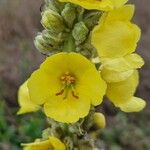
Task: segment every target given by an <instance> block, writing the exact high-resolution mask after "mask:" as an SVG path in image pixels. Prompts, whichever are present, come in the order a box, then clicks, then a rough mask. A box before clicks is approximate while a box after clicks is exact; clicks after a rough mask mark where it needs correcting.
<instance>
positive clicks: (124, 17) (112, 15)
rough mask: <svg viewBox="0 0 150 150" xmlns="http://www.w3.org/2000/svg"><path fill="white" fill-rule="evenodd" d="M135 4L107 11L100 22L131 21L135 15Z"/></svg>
mask: <svg viewBox="0 0 150 150" xmlns="http://www.w3.org/2000/svg"><path fill="white" fill-rule="evenodd" d="M134 11H135V7H134V5H124V6H122V7H121V8H118V9H114V10H112V11H110V12H106V13H104V14H103V15H102V17H101V18H100V21H99V22H100V24H104V23H108V22H112V21H130V20H131V19H132V17H133V15H134Z"/></svg>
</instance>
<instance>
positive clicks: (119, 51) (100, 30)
mask: <svg viewBox="0 0 150 150" xmlns="http://www.w3.org/2000/svg"><path fill="white" fill-rule="evenodd" d="M133 12H134V7H133V5H125V6H123V7H121V8H119V9H115V10H113V11H111V12H108V13H105V14H104V15H103V16H102V19H100V23H99V25H97V26H96V27H95V28H94V30H93V32H92V38H91V40H92V44H93V46H94V47H95V48H96V49H97V52H98V54H99V56H100V57H107V58H113V57H122V56H125V55H127V54H131V53H132V52H134V51H135V49H136V46H137V42H138V41H139V39H140V35H141V32H140V29H139V27H138V26H137V25H135V24H132V23H131V22H130V20H131V18H132V16H133Z"/></svg>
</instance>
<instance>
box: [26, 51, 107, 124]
mask: <svg viewBox="0 0 150 150" xmlns="http://www.w3.org/2000/svg"><path fill="white" fill-rule="evenodd" d="M28 88H29V94H30V97H31V100H32V101H33V102H34V103H36V104H38V105H43V104H44V111H45V113H46V115H47V116H48V117H51V118H53V119H54V120H56V121H59V122H65V123H73V122H76V121H78V120H79V118H83V117H85V116H86V115H87V114H88V112H89V110H90V105H94V106H96V105H99V104H100V103H101V102H102V99H103V96H104V94H105V90H106V83H105V82H104V81H103V80H102V79H101V77H100V76H99V72H98V71H97V70H96V68H95V66H94V65H93V64H92V63H91V62H90V61H89V60H88V59H86V58H85V57H83V56H82V55H80V54H77V53H59V54H56V55H53V56H50V57H48V58H47V59H46V61H45V62H44V63H43V64H42V65H41V66H40V69H38V70H37V71H35V72H34V73H33V74H32V76H31V77H30V79H29V81H28Z"/></svg>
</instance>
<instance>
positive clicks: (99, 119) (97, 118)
mask: <svg viewBox="0 0 150 150" xmlns="http://www.w3.org/2000/svg"><path fill="white" fill-rule="evenodd" d="M93 120H94V123H95V125H96V126H97V127H98V128H105V126H106V120H105V117H104V115H103V114H102V113H98V112H97V113H94V115H93Z"/></svg>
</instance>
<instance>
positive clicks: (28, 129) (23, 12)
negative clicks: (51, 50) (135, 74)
mask: <svg viewBox="0 0 150 150" xmlns="http://www.w3.org/2000/svg"><path fill="white" fill-rule="evenodd" d="M42 3H43V0H31V1H29V0H13V1H12V0H0V150H20V149H21V148H20V143H21V142H31V141H33V140H34V139H35V138H37V137H40V136H41V131H42V130H43V129H44V128H45V126H46V123H45V121H44V117H43V115H42V114H41V113H35V114H32V115H25V116H24V115H23V116H16V112H17V110H18V104H17V90H18V87H19V85H20V84H22V83H23V82H24V81H25V80H26V79H27V78H28V77H29V76H30V74H31V72H32V71H33V70H35V69H36V68H37V67H38V66H39V64H40V63H41V62H42V60H43V59H44V56H42V55H41V54H40V53H39V52H38V51H37V50H36V49H35V47H34V44H33V39H34V37H35V35H36V34H37V32H38V31H41V30H42V26H41V24H40V19H41V16H40V6H41V5H42ZM130 3H134V4H136V13H135V17H134V21H135V22H136V23H137V24H138V25H139V26H140V27H141V29H142V38H141V41H140V42H139V44H138V48H137V49H138V50H137V51H138V53H139V54H140V55H142V56H143V58H144V59H145V61H146V64H145V66H144V67H143V69H141V70H140V74H141V81H140V85H139V88H138V90H137V93H136V95H137V96H140V97H142V98H143V99H145V100H146V101H147V107H146V108H145V110H144V111H142V112H140V113H133V114H124V113H122V112H120V111H116V110H114V109H113V107H112V106H111V105H110V104H107V103H106V104H103V107H104V109H105V113H106V115H107V122H108V124H107V129H105V130H103V131H101V132H102V133H101V135H100V138H101V139H102V140H101V145H102V147H103V148H104V149H108V150H150V144H149V142H150V120H149V118H150V101H149V100H150V50H149V49H150V1H149V0H136V1H134V0H131V1H130ZM39 118H40V119H39Z"/></svg>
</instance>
